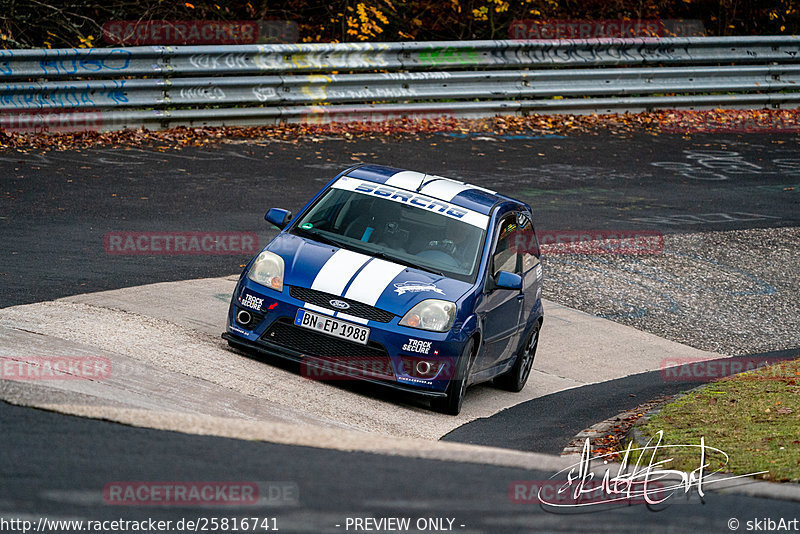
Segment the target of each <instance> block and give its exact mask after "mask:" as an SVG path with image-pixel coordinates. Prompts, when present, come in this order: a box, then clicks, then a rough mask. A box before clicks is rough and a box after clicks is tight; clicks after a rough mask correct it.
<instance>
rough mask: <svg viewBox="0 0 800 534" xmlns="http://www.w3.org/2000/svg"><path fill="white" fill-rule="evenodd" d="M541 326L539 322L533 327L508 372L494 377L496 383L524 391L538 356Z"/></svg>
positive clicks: (513, 389)
mask: <svg viewBox="0 0 800 534" xmlns="http://www.w3.org/2000/svg"><path fill="white" fill-rule="evenodd" d="M539 328H540V325H539V323H538V322H537V323H536V324H535V325H534V326H533V328H531V331H530V332H529V333H528V337H527V338H526V339H525V344H524V345H522V347H520V349H519V351H518V352H517V358H516V360H514V365H513V366H512V367H511V369H509V370H508V371H507V372H506V373H504V374H502V375H500V376H498V377H497V378H495V379H494V383H495V385H497V386H498V387H501V388H503V389H506V390H508V391H513V392H518V391H522V388H524V387H525V383H526V382H527V381H528V377H529V376H530V374H531V368H532V367H533V359H534V358H535V357H536V347H538V346H539Z"/></svg>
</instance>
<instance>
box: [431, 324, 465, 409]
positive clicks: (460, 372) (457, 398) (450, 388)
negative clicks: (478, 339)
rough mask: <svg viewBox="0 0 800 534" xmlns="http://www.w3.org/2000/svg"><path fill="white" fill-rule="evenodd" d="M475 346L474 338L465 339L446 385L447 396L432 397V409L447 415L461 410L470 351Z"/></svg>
mask: <svg viewBox="0 0 800 534" xmlns="http://www.w3.org/2000/svg"><path fill="white" fill-rule="evenodd" d="M474 347H475V339H474V338H471V339H470V340H469V341H467V346H466V347H464V350H463V351H462V352H461V356H460V357H459V358H458V363H457V364H456V372H455V375H454V376H453V378H451V379H450V383H449V384H448V385H447V397H444V398H440V399H433V401H432V402H431V407H433V409H434V410H436V411H437V412H441V413H446V414H449V415H458V414H459V413H460V412H461V402H462V401H463V400H464V393H466V391H467V381H468V379H469V371H470V368H471V367H472V352H473V350H472V349H473V348H474Z"/></svg>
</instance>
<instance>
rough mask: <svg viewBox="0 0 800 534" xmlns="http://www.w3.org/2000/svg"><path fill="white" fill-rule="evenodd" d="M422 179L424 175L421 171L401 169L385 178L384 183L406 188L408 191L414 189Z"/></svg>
mask: <svg viewBox="0 0 800 534" xmlns="http://www.w3.org/2000/svg"><path fill="white" fill-rule="evenodd" d="M424 179H425V175H424V174H422V173H421V172H416V171H401V172H398V173H396V174H393V175H392V176H391V177H390V178H389V179H388V180H386V185H391V186H394V187H400V188H401V189H408V190H409V191H416V190H417V188H418V187H419V186H420V184H421V183H422V180H424Z"/></svg>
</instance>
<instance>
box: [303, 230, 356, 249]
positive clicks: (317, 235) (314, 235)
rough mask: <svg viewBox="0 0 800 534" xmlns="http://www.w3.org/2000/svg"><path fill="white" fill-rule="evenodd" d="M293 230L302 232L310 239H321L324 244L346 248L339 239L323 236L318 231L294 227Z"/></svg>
mask: <svg viewBox="0 0 800 534" xmlns="http://www.w3.org/2000/svg"><path fill="white" fill-rule="evenodd" d="M295 231H296V232H299V233H300V234H304V235H305V236H306V237H310V238H311V239H314V240H317V241H322V242H323V243H325V244H326V245H332V246H334V247H339V248H347V247H345V246H344V243H342V242H341V241H337V240H336V239H333V238H332V237H327V236H324V235H322V234H320V233H319V232H309V231H308V230H304V229H302V228H295Z"/></svg>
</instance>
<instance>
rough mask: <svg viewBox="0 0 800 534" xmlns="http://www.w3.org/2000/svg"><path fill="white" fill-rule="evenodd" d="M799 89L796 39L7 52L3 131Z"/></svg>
mask: <svg viewBox="0 0 800 534" xmlns="http://www.w3.org/2000/svg"><path fill="white" fill-rule="evenodd" d="M343 71H345V72H347V73H342V72H343ZM366 71H369V72H366ZM798 84H800V38H798V37H727V38H723V37H717V38H702V37H699V38H663V39H662V38H659V39H656V38H652V39H651V38H636V39H595V40H567V41H464V42H409V43H343V44H302V45H246V46H194V47H192V46H184V47H133V48H109V49H61V50H0V127H6V128H9V127H10V128H14V127H19V128H23V129H26V128H27V129H36V128H39V127H44V126H47V125H48V124H50V125H51V126H53V125H56V123H58V124H69V125H72V127H73V128H74V129H81V128H82V127H86V128H88V129H98V128H100V129H119V128H125V127H140V126H146V127H148V128H166V127H170V126H177V125H201V124H202V125H223V124H225V125H228V124H239V125H245V124H264V123H274V122H280V121H290V122H296V121H311V122H327V121H332V120H343V121H347V120H370V119H372V120H375V119H384V118H392V117H401V116H414V117H420V116H434V115H442V114H444V115H455V116H467V117H476V116H486V115H493V114H508V113H528V112H545V113H547V112H565V113H585V112H593V111H595V112H611V111H638V110H646V109H652V108H678V107H681V108H683V107H719V106H725V107H753V106H755V107H762V106H769V107H786V106H789V107H796V106H797V105H798V104H800V92H798ZM342 104H345V105H342ZM54 116H55V118H54ZM65 116H66V117H65Z"/></svg>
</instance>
